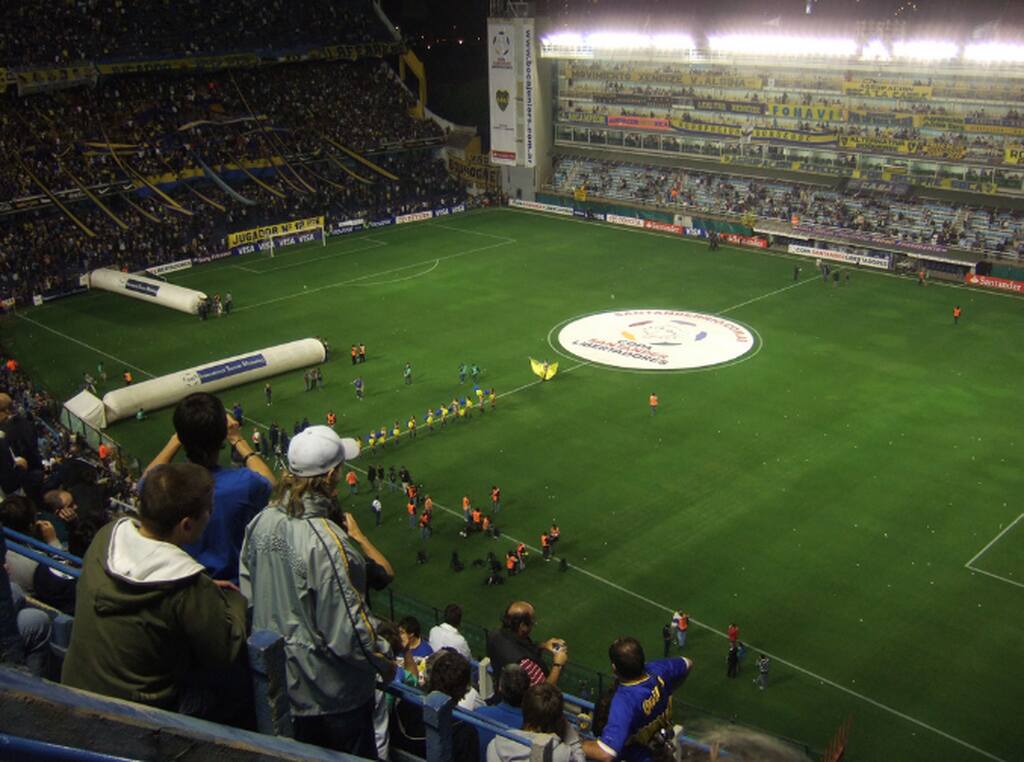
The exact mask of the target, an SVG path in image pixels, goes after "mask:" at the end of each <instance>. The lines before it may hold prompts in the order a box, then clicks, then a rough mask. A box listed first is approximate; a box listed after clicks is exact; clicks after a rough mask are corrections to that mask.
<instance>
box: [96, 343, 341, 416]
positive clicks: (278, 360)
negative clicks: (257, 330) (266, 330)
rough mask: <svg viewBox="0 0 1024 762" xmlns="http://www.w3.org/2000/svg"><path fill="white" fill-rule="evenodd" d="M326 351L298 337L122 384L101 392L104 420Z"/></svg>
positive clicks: (298, 363)
mask: <svg viewBox="0 0 1024 762" xmlns="http://www.w3.org/2000/svg"><path fill="white" fill-rule="evenodd" d="M326 356H327V353H326V352H325V350H324V345H323V344H321V343H320V341H319V340H318V339H300V340H299V341H291V342H288V343H287V344H278V345H277V346H276V347H268V348H266V349H259V350H257V351H255V352H249V353H247V354H244V355H236V356H234V357H228V358H225V359H223V360H214V361H213V362H210V363H207V364H205V365H199V366H197V367H195V368H188V369H187V370H182V371H178V372H177V373H170V374H168V375H166V376H160V377H159V378H153V379H150V380H149V381H143V382H142V383H138V384H132V385H131V386H125V387H123V388H121V389H116V390H114V391H112V392H107V393H106V394H105V395H103V406H104V408H105V410H106V422H107V424H111V423H113V422H114V421H119V420H121V419H122V418H129V417H131V416H133V415H135V414H136V413H137V412H138V411H139V408H142V409H143V410H145V411H146V412H149V411H150V410H156V409H158V408H162V407H167V406H168V405H176V404H177V403H178V402H180V401H181V400H183V399H184V398H185V397H187V396H188V395H190V394H192V392H210V393H213V392H219V391H223V390H224V389H230V388H232V387H235V386H240V385H242V384H248V383H250V382H252V381H259V380H261V379H264V378H270V377H271V376H276V375H278V374H279V373H287V372H288V371H291V370H298V369H299V368H308V367H309V366H311V365H318V364H320V363H322V362H323V361H324V359H325V358H326Z"/></svg>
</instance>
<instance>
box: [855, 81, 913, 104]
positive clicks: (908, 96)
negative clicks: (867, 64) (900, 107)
mask: <svg viewBox="0 0 1024 762" xmlns="http://www.w3.org/2000/svg"><path fill="white" fill-rule="evenodd" d="M843 93H844V94H845V95H861V96H864V97H866V98H898V99H900V100H905V101H923V100H928V99H929V98H931V97H932V87H931V85H916V84H909V83H906V82H886V81H884V80H881V79H852V80H850V81H848V82H843Z"/></svg>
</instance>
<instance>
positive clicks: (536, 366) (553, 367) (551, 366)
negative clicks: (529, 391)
mask: <svg viewBox="0 0 1024 762" xmlns="http://www.w3.org/2000/svg"><path fill="white" fill-rule="evenodd" d="M530 369H531V370H532V371H533V375H535V376H537V377H538V378H539V379H540V380H541V381H550V380H551V379H552V378H554V377H555V374H556V373H557V372H558V363H556V362H553V363H548V362H541V361H540V360H534V359H533V358H532V357H531V358H530Z"/></svg>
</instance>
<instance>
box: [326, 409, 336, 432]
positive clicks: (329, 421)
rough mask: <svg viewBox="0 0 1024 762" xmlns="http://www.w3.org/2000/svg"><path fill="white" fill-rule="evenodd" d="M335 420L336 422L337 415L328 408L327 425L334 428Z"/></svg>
mask: <svg viewBox="0 0 1024 762" xmlns="http://www.w3.org/2000/svg"><path fill="white" fill-rule="evenodd" d="M337 422H338V416H336V415H335V414H334V411H333V410H328V411H327V425H328V426H330V427H331V428H332V429H333V428H334V424H336V423H337Z"/></svg>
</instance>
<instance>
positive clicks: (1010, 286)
mask: <svg viewBox="0 0 1024 762" xmlns="http://www.w3.org/2000/svg"><path fill="white" fill-rule="evenodd" d="M964 282H965V283H967V285H968V286H981V287H982V288H995V289H998V290H1000V291H1010V292H1011V293H1014V294H1024V281H1021V280H1009V279H1008V278H993V277H992V276H990V275H976V274H975V273H967V275H966V276H965V277H964Z"/></svg>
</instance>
